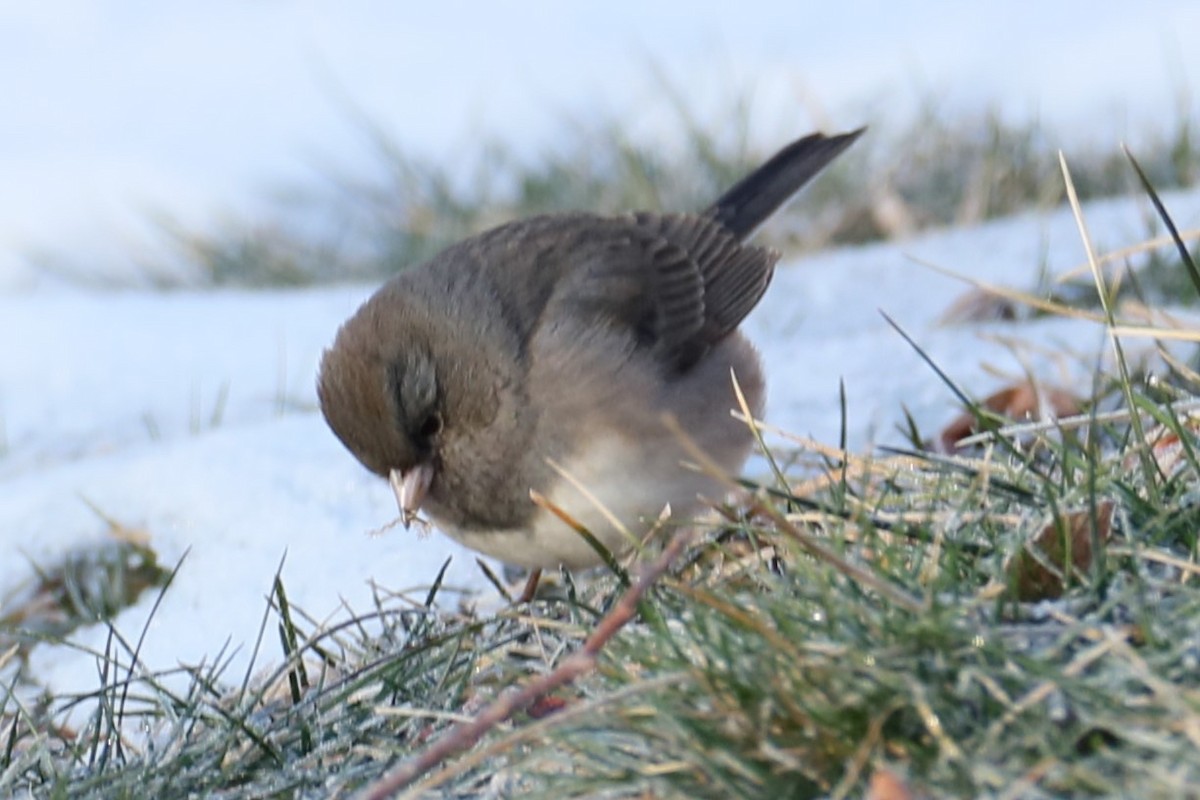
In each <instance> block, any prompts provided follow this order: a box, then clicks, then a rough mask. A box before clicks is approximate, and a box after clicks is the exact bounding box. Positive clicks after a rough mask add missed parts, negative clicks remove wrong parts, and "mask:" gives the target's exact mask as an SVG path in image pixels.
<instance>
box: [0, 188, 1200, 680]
mask: <svg viewBox="0 0 1200 800" xmlns="http://www.w3.org/2000/svg"><path fill="white" fill-rule="evenodd" d="M1168 202H1169V204H1170V206H1171V208H1172V210H1173V212H1174V213H1175V215H1176V217H1177V219H1178V221H1179V222H1180V224H1181V225H1185V226H1193V227H1194V226H1196V225H1198V224H1200V192H1194V193H1190V194H1183V195H1169V196H1168ZM1136 206H1137V204H1136V203H1132V202H1108V203H1102V204H1097V205H1095V206H1093V207H1091V208H1090V209H1089V211H1088V219H1089V221H1090V224H1091V225H1092V227H1093V229H1094V231H1095V236H1096V239H1097V241H1098V244H1099V245H1100V246H1105V247H1116V246H1120V245H1124V244H1128V243H1131V242H1134V241H1137V240H1139V239H1140V238H1141V233H1142V229H1141V226H1142V224H1143V223H1142V217H1141V214H1140V211H1139V209H1138V208H1137V207H1136ZM909 254H911V255H912V256H915V257H917V258H920V259H923V260H926V261H930V262H934V263H936V264H939V265H942V266H945V267H949V268H952V269H958V270H962V271H964V272H969V273H970V274H971V275H973V276H975V277H978V278H981V279H984V280H990V281H995V282H1004V283H1008V284H1010V285H1015V286H1029V285H1032V283H1033V280H1034V276H1035V275H1036V274H1037V269H1038V266H1039V264H1040V263H1041V260H1042V259H1043V258H1044V259H1045V260H1046V261H1047V262H1048V264H1049V265H1050V267H1051V269H1053V270H1055V271H1063V270H1066V269H1068V268H1070V267H1073V266H1075V265H1077V264H1078V263H1079V262H1080V261H1081V260H1082V258H1083V250H1082V247H1081V245H1080V244H1079V238H1078V235H1077V233H1076V231H1075V225H1074V221H1073V220H1072V219H1071V217H1070V215H1069V214H1068V213H1066V212H1065V211H1061V212H1058V213H1055V214H1052V215H1050V216H1047V217H1038V216H1026V217H1023V218H1018V219H1013V220H1006V221H1000V222H996V223H993V224H990V225H986V226H983V227H980V228H978V229H975V230H969V231H952V232H947V233H940V234H932V235H928V236H924V237H920V238H917V239H914V240H912V241H909V242H907V243H905V244H903V245H875V246H869V247H862V248H853V249H845V250H837V251H832V252H828V253H823V254H819V255H816V256H813V257H811V258H808V259H805V260H802V261H799V262H796V263H792V264H789V265H786V267H784V268H783V269H781V270H780V271H779V273H778V275H777V277H776V281H775V283H774V285H773V286H772V287H771V290H770V292H769V293H768V295H767V297H766V298H765V300H764V302H763V303H762V304H761V306H760V307H759V308H758V309H757V310H756V311H755V312H754V313H753V315H752V316H751V317H750V319H749V321H748V323H747V326H746V327H747V330H748V332H749V333H750V335H751V336H752V337H753V339H754V340H755V341H756V342H757V343H758V344H759V346H760V347H761V349H762V351H763V356H764V358H765V361H766V364H767V366H768V369H769V374H770V375H771V389H770V398H769V405H768V414H767V418H768V420H769V421H771V422H773V423H776V424H778V425H780V426H782V427H784V428H786V429H788V430H790V431H793V432H796V433H801V434H811V435H812V436H814V437H816V438H817V439H819V440H822V441H825V442H830V443H834V442H836V441H837V436H838V427H839V424H840V423H839V411H838V407H839V399H838V383H839V381H844V382H845V386H846V393H847V398H848V408H849V420H848V429H849V436H850V443H851V445H852V447H855V448H861V447H864V446H866V445H868V444H869V443H872V442H880V443H887V442H892V443H902V439H901V437H900V436H898V435H897V434H896V433H895V430H894V428H895V425H896V424H897V422H899V420H900V419H901V403H903V404H905V405H907V407H908V408H909V409H910V410H911V411H912V412H913V414H914V416H915V417H916V419H917V420H918V422H919V423H921V425H922V427H923V429H924V430H926V431H928V432H930V433H932V432H935V431H936V430H937V429H938V428H939V427H940V426H941V425H943V424H945V423H946V422H947V421H948V420H949V418H950V416H951V415H952V413H953V410H954V405H953V399H952V397H951V395H950V393H949V391H948V390H947V389H946V388H945V387H944V386H943V385H942V384H941V382H940V381H939V380H938V379H937V378H936V377H935V376H934V375H933V374H932V373H931V372H930V371H929V370H928V369H927V368H926V367H925V366H924V365H923V364H922V363H921V361H920V359H919V358H918V356H917V355H916V353H914V352H913V351H912V350H911V349H910V348H909V346H908V345H906V344H905V343H904V342H903V341H902V340H901V338H900V337H899V336H898V335H896V333H895V332H893V331H892V330H891V329H890V328H889V327H888V326H887V325H886V323H885V322H884V321H883V319H882V318H881V317H880V315H879V313H878V311H879V310H884V311H886V312H887V313H888V314H890V315H891V316H892V317H894V318H895V319H896V320H897V321H898V322H899V323H900V324H901V325H903V326H904V327H905V328H906V329H907V330H908V331H909V332H910V333H911V334H912V335H913V336H915V337H916V338H917V340H918V341H920V342H921V344H922V346H923V347H925V348H926V349H927V351H928V352H929V353H930V354H931V355H932V356H933V357H934V358H935V359H936V360H937V361H938V363H939V364H941V365H942V366H943V367H945V368H946V369H948V370H949V371H950V372H951V374H952V376H953V377H954V378H955V379H956V380H957V381H958V382H959V383H960V384H961V385H963V386H965V387H966V388H967V389H968V390H969V391H971V392H973V393H975V394H977V395H982V394H984V393H987V392H990V391H991V390H993V389H994V388H997V386H998V385H999V384H1000V381H999V379H998V378H996V377H995V376H991V375H988V374H986V372H985V369H984V366H985V365H986V364H990V365H992V366H994V367H997V368H999V369H1001V370H1006V371H1008V372H1009V373H1011V374H1012V375H1014V376H1019V375H1020V374H1022V370H1023V369H1024V367H1025V365H1026V364H1029V365H1032V367H1033V369H1034V370H1035V371H1036V373H1037V374H1038V375H1039V377H1041V378H1042V379H1045V380H1049V381H1057V382H1064V383H1070V382H1072V381H1074V382H1075V383H1077V384H1080V383H1081V382H1082V383H1081V385H1080V388H1081V389H1082V390H1083V391H1084V392H1086V390H1087V386H1088V384H1087V382H1086V376H1087V365H1089V364H1090V363H1093V362H1094V360H1095V357H1096V355H1097V354H1102V353H1105V352H1106V344H1105V339H1104V336H1103V334H1102V332H1101V331H1100V330H1099V329H1098V328H1097V327H1096V326H1094V325H1090V324H1088V323H1079V322H1063V321H1051V322H1038V323H1023V324H1020V325H1016V326H1007V325H1003V324H990V325H986V326H967V327H954V328H938V327H936V326H934V325H932V324H931V321H932V320H933V319H934V318H935V317H936V316H937V315H938V314H939V313H940V312H941V311H942V310H944V309H945V307H946V306H948V305H949V304H950V303H951V302H952V300H953V299H954V298H955V297H957V296H958V295H959V294H960V293H961V292H962V291H963V286H962V285H961V284H959V283H958V282H956V281H954V280H951V279H949V278H946V277H943V276H941V275H939V274H937V273H935V272H933V271H931V270H929V269H928V268H926V267H923V266H920V265H918V264H916V263H915V262H914V261H913V260H912V259H911V258H910V257H909ZM371 288H372V287H369V286H360V287H350V288H333V289H311V290H304V291H288V292H284V291H272V292H209V293H179V294H165V295H164V294H158V293H153V292H136V293H135V292H129V293H107V294H106V293H77V294H66V293H53V294H47V295H34V296H16V295H10V296H0V318H3V319H4V320H5V329H6V338H7V346H6V347H5V348H4V349H3V350H0V409H2V412H3V414H2V416H3V420H4V430H5V441H6V448H7V450H6V453H5V455H4V457H3V459H0V531H2V532H3V536H4V551H5V557H4V559H3V561H2V562H0V564H2V565H3V566H2V567H0V592H3V591H4V590H5V589H7V588H10V587H11V586H13V585H14V584H15V582H16V581H18V580H20V579H21V578H23V577H27V576H28V570H29V566H28V563H29V562H33V563H43V564H45V563H51V562H53V561H55V560H56V557H58V556H61V554H63V553H64V552H66V551H67V550H69V549H70V548H72V547H75V546H78V545H79V544H81V543H84V542H88V541H95V540H100V539H103V538H104V537H105V536H107V533H106V525H105V524H104V523H103V521H102V520H101V519H100V518H99V517H98V516H97V515H96V513H95V512H94V511H93V510H92V509H91V508H89V506H88V504H87V503H85V499H86V501H87V502H88V503H91V504H94V505H95V506H96V507H97V508H99V509H100V510H102V511H103V512H104V513H105V514H107V515H109V516H112V517H114V518H116V519H118V520H120V521H121V522H123V523H125V524H127V525H130V526H136V527H139V528H142V529H144V530H145V531H148V532H149V534H150V537H151V543H152V545H153V547H154V548H155V549H156V550H157V551H158V552H159V553H160V555H161V557H162V559H163V560H164V561H165V562H166V563H174V561H176V560H177V559H179V558H180V557H182V556H183V554H184V552H185V551H186V552H187V553H188V555H187V558H186V560H185V561H184V563H183V567H182V569H181V570H180V572H179V575H178V577H177V578H176V581H175V583H174V585H173V586H172V587H171V588H170V591H168V592H167V593H166V596H165V598H164V599H163V602H162V605H161V607H160V608H159V609H158V611H157V616H156V617H155V618H154V621H153V623H152V624H151V627H150V634H149V636H148V637H147V639H146V643H145V647H144V650H143V653H142V656H143V659H144V661H145V663H146V664H147V665H148V666H150V667H151V668H165V667H170V666H174V665H175V664H177V663H191V664H194V663H198V662H199V661H201V660H202V659H204V658H205V657H206V656H209V657H211V656H213V655H214V654H215V653H216V652H217V651H218V650H219V649H220V648H221V646H222V645H223V644H224V643H225V642H226V640H230V641H231V642H233V643H242V644H248V643H250V642H252V641H253V639H254V636H255V634H256V633H257V630H258V626H259V624H260V622H261V618H262V613H263V609H264V603H265V599H264V598H265V596H266V595H267V594H268V592H269V591H270V586H271V580H272V577H273V575H274V572H275V569H276V567H277V566H278V564H279V562H280V559H281V558H282V557H283V556H284V554H285V553H286V554H287V560H286V563H285V565H284V567H283V577H284V581H285V585H286V586H287V587H288V590H289V595H290V598H291V600H292V602H293V603H294V604H296V605H298V606H300V607H302V608H303V609H305V610H306V611H308V612H309V613H311V614H314V615H316V616H318V617H322V618H323V617H325V616H326V615H330V614H336V613H337V612H338V610H339V607H340V606H341V604H342V603H343V602H344V603H346V604H348V605H349V606H350V607H351V608H354V609H359V610H363V609H366V608H368V607H369V603H370V585H369V584H370V582H371V581H377V582H379V583H380V584H382V585H384V586H386V587H388V588H392V589H404V588H408V587H417V586H422V585H426V584H427V582H428V581H430V580H431V579H432V576H433V575H434V574H436V572H437V569H438V567H439V566H440V565H441V563H442V562H443V561H444V560H445V558H446V557H447V556H450V555H452V556H453V557H454V562H453V565H452V568H451V570H450V573H449V578H448V583H449V584H451V585H456V586H461V587H466V588H471V587H473V588H476V589H479V588H482V587H483V586H484V582H483V580H482V577H481V574H480V573H479V571H478V570H477V568H476V567H475V566H474V557H473V556H472V555H471V554H469V553H467V552H465V551H464V550H463V549H462V548H460V547H458V546H456V545H455V544H453V543H452V542H451V541H450V540H448V539H447V538H445V537H442V536H440V535H437V534H434V535H431V536H428V537H426V538H422V537H421V536H420V535H419V534H417V533H416V532H415V531H414V532H405V531H403V530H402V529H400V528H394V529H392V530H391V531H389V532H387V533H385V534H384V535H380V536H371V535H369V533H370V532H371V531H374V530H376V529H378V528H380V527H381V526H383V525H385V524H386V523H388V522H389V521H390V520H392V519H393V518H394V516H395V513H396V510H395V501H394V499H393V497H392V495H391V492H390V490H389V489H388V488H387V487H386V485H385V484H383V483H382V482H381V481H379V480H377V479H375V478H374V477H373V476H370V475H368V474H367V473H366V472H365V471H364V470H363V469H362V468H361V467H360V466H359V465H358V464H357V462H355V461H354V460H353V459H352V458H351V457H350V456H349V455H348V454H347V453H346V452H345V451H343V449H342V448H341V445H340V444H338V442H337V441H336V440H335V439H334V438H333V436H332V435H331V434H330V432H329V431H328V430H327V429H326V427H325V425H324V422H323V420H322V419H321V416H320V414H319V413H318V412H317V411H316V408H315V393H314V388H313V375H314V369H315V367H316V364H317V360H318V358H319V354H320V352H321V349H322V348H323V347H324V346H326V345H327V344H328V343H329V341H330V339H331V338H332V336H333V333H334V331H335V330H336V327H337V325H338V324H339V323H340V322H341V321H342V320H343V319H344V318H345V317H346V316H347V315H348V314H349V313H350V312H351V311H352V310H353V309H354V308H355V307H356V304H357V303H358V302H360V301H361V300H362V299H363V298H364V297H365V296H366V295H367V294H368V293H369V292H370V290H371ZM1003 337H1015V338H1017V339H1020V340H1024V341H1026V342H1028V343H1029V346H1028V347H1022V348H1018V349H1017V350H1016V351H1015V352H1010V351H1009V350H1008V349H1007V348H1006V346H1005V345H1003V344H1001V343H999V340H1000V339H1001V338H1003ZM1047 351H1049V352H1063V353H1077V354H1079V355H1080V358H1079V359H1078V360H1075V359H1072V358H1070V357H1067V358H1065V359H1063V361H1062V362H1061V363H1060V362H1059V361H1057V360H1055V359H1051V358H1047V357H1046V356H1045V355H1044V353H1045V352H1047ZM1064 364H1065V365H1066V367H1067V371H1066V373H1065V374H1064V372H1063V367H1064ZM222 397H223V398H224V399H223V400H222V399H220V398H222ZM218 407H219V408H220V409H221V410H220V411H219V413H218V411H217V409H218ZM214 415H216V416H219V419H218V420H217V421H215V422H214V421H213V417H214ZM18 553H19V554H22V556H23V557H20V558H17V557H14V556H15V555H16V554H18ZM154 599H155V598H154V596H153V593H147V594H146V595H145V596H144V597H143V598H142V600H141V601H140V602H139V603H138V604H137V605H135V606H134V607H132V608H130V609H128V610H127V611H125V612H123V613H122V614H121V615H120V616H119V617H118V619H117V625H118V627H119V628H120V629H121V630H122V631H124V632H125V633H126V635H128V636H133V635H134V634H136V633H137V632H138V631H140V630H141V627H142V625H143V624H144V622H145V620H146V618H147V616H148V614H149V611H150V608H151V606H152V604H153V602H154ZM105 635H106V633H105V631H104V630H103V629H102V628H100V627H94V628H89V629H85V630H82V631H80V632H79V633H78V634H77V635H76V637H75V638H76V640H77V641H78V642H80V643H81V644H83V645H85V646H88V647H92V648H99V647H100V646H101V645H102V644H103V639H104V637H105ZM272 641H273V640H272ZM247 655H248V649H243V651H242V653H241V654H240V655H239V656H238V657H236V658H235V659H234V662H233V663H234V667H235V673H234V674H236V668H238V667H241V666H243V665H244V664H245V658H246V657H247ZM34 666H35V673H36V674H38V675H39V677H41V678H43V679H45V680H48V681H50V682H51V684H52V685H54V686H56V687H58V688H59V689H84V688H88V687H91V686H93V685H94V683H95V680H96V678H95V665H94V659H92V658H91V657H89V656H86V655H83V654H79V653H74V652H69V651H66V650H63V649H61V648H55V649H48V648H43V649H40V650H37V651H35V655H34Z"/></svg>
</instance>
